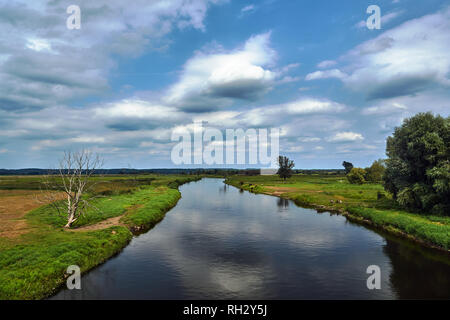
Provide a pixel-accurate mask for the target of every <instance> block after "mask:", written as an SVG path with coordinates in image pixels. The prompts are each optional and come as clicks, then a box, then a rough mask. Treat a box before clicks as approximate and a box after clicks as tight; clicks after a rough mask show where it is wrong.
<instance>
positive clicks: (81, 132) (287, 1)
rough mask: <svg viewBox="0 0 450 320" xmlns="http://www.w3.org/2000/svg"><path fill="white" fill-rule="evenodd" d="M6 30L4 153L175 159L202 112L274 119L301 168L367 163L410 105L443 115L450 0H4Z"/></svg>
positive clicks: (449, 68)
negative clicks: (377, 18)
mask: <svg viewBox="0 0 450 320" xmlns="http://www.w3.org/2000/svg"><path fill="white" fill-rule="evenodd" d="M71 4H77V5H79V7H80V9H81V29H80V30H69V29H67V28H66V19H67V17H68V14H67V13H66V8H67V7H68V6H69V5H71ZM372 4H376V5H378V6H379V7H380V8H381V15H382V20H381V29H380V30H369V29H368V28H367V27H366V26H365V20H366V19H367V18H368V17H369V14H367V13H366V8H367V7H368V6H369V5H372ZM0 29H1V30H2V32H1V34H0V83H1V85H0V168H23V167H42V168H48V167H52V166H54V165H55V164H56V163H57V159H58V158H59V157H60V155H61V153H62V152H63V151H64V150H77V149H81V148H89V149H92V150H93V151H95V152H99V153H101V154H102V155H103V156H104V158H105V160H106V167H110V168H112V167H136V168H156V167H176V166H175V165H174V164H173V163H172V162H171V158H170V152H171V149H172V148H173V146H174V142H173V141H171V139H170V138H171V133H172V132H173V131H174V130H177V129H180V128H188V127H189V126H190V125H191V124H192V123H193V121H208V124H209V125H210V126H211V127H214V128H218V129H220V130H225V129H237V128H244V129H247V128H270V127H275V128H280V130H281V137H280V149H281V150H280V152H281V154H285V155H288V156H289V157H291V158H293V159H294V160H295V163H296V167H297V168H339V167H341V163H342V161H343V160H346V161H351V162H353V163H354V164H355V165H357V166H367V165H369V164H370V163H371V162H372V161H373V160H375V159H378V158H382V157H384V149H385V139H386V137H387V136H389V135H390V134H392V132H393V129H394V128H395V127H396V126H398V125H400V124H401V122H402V120H403V119H404V118H406V117H410V116H412V115H414V114H416V113H418V112H425V111H432V112H434V113H439V114H441V115H444V116H448V114H449V112H448V110H449V105H450V90H449V87H450V79H449V75H450V53H449V52H450V6H449V4H448V1H439V0H429V1H418V0H415V1H413V0H386V1H322V0H316V1H291V0H284V1H283V0H263V1H233V0H230V1H226V0H191V1H186V0H173V1H168V0H154V1H144V0H135V1H131V0H130V1H127V2H124V1H119V0H116V1H114V0H109V1H106V0H104V1H103V0H99V1H33V2H30V1H0Z"/></svg>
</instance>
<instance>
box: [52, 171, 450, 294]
mask: <svg viewBox="0 0 450 320" xmlns="http://www.w3.org/2000/svg"><path fill="white" fill-rule="evenodd" d="M180 191H181V194H182V199H180V201H179V202H178V204H177V206H176V207H175V208H173V209H172V210H171V211H169V212H168V213H167V215H166V217H165V218H164V220H163V221H162V222H161V223H159V224H158V225H156V226H155V227H154V228H153V229H152V230H151V231H149V232H147V233H145V234H142V235H140V236H137V237H135V238H134V239H133V240H132V241H131V243H130V244H129V245H128V246H127V247H126V248H125V249H124V250H123V251H122V252H121V253H119V254H118V255H117V256H115V257H113V258H112V259H110V260H108V261H107V262H106V263H104V264H103V265H101V266H99V267H97V268H95V269H94V270H92V271H91V272H89V273H87V274H85V275H84V276H83V277H82V279H81V283H82V289H81V290H72V291H70V290H67V289H63V290H61V291H60V292H59V293H57V294H56V295H55V296H53V297H52V298H51V299H419V298H445V299H449V298H450V261H449V258H448V255H445V254H442V253H439V252H436V251H435V250H431V249H426V248H423V247H420V246H418V245H416V244H413V243H411V242H409V241H405V240H403V239H398V238H396V237H392V236H389V235H386V234H384V233H380V232H378V231H375V230H370V229H368V228H367V227H364V226H360V225H358V224H354V223H351V222H349V221H347V219H346V218H345V217H343V216H340V215H335V214H330V213H317V212H316V211H315V210H312V209H305V208H301V207H298V206H296V205H295V204H294V203H293V202H292V201H289V200H284V199H280V198H277V197H272V196H268V195H262V194H252V193H249V192H247V191H242V190H239V189H237V188H234V187H231V186H227V185H225V184H224V183H223V182H222V179H203V180H201V181H198V182H193V183H189V184H186V185H183V186H181V187H180ZM370 265H377V266H379V267H380V270H381V289H373V290H369V289H368V288H367V284H366V281H367V278H368V277H369V276H370V275H369V274H367V273H366V270H367V267H368V266H370Z"/></svg>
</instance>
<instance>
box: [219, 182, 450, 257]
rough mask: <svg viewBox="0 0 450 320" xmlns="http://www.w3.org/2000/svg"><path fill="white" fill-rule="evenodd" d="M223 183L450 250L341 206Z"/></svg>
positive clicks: (442, 251)
mask: <svg viewBox="0 0 450 320" xmlns="http://www.w3.org/2000/svg"><path fill="white" fill-rule="evenodd" d="M223 183H225V184H227V185H230V186H233V187H235V188H238V189H241V190H245V191H248V192H251V193H254V194H265V195H269V196H273V197H277V198H282V199H286V200H291V201H293V202H294V203H295V204H296V205H297V206H299V207H302V208H306V209H314V210H316V211H317V212H331V213H334V214H339V215H342V216H344V217H346V218H347V219H348V220H350V221H351V222H354V223H358V224H360V225H365V226H370V227H372V228H374V229H377V230H380V231H384V232H387V233H388V234H390V235H394V236H398V237H401V238H403V239H406V240H409V241H412V242H414V243H417V244H419V245H421V246H424V247H426V248H429V249H433V250H437V251H439V252H441V253H447V254H450V250H449V249H446V248H444V247H442V246H439V245H437V244H434V243H431V242H429V241H426V240H424V239H421V238H419V237H417V236H414V235H412V234H408V233H406V232H405V231H403V230H401V229H399V228H397V227H395V226H393V225H382V224H377V223H375V222H374V221H372V220H370V219H368V218H367V217H363V216H358V215H355V214H352V213H351V212H349V211H348V209H347V210H346V209H343V208H335V207H331V206H326V205H320V204H316V203H303V202H300V201H297V200H296V199H293V198H291V197H289V196H288V193H287V192H285V193H280V192H277V191H268V190H265V189H264V188H263V187H262V186H260V185H257V184H251V185H250V186H247V185H239V183H233V182H232V181H230V180H229V179H224V181H223Z"/></svg>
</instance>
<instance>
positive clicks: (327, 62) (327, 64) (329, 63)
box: [317, 60, 337, 69]
mask: <svg viewBox="0 0 450 320" xmlns="http://www.w3.org/2000/svg"><path fill="white" fill-rule="evenodd" d="M336 63H337V62H336V61H334V60H324V61H322V62H320V63H318V64H317V68H319V69H327V68H329V67H332V66H334V65H336Z"/></svg>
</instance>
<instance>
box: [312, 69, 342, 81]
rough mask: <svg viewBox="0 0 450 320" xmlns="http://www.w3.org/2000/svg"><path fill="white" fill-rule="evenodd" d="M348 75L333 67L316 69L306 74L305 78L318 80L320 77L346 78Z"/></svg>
mask: <svg viewBox="0 0 450 320" xmlns="http://www.w3.org/2000/svg"><path fill="white" fill-rule="evenodd" d="M346 77H347V75H346V74H345V73H344V72H342V71H341V70H339V69H331V70H324V71H315V72H312V73H309V74H308V75H306V77H305V80H306V81H311V80H318V79H327V78H338V79H345V78H346Z"/></svg>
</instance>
